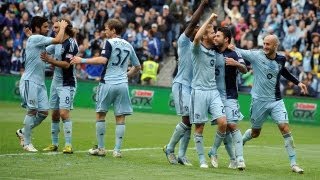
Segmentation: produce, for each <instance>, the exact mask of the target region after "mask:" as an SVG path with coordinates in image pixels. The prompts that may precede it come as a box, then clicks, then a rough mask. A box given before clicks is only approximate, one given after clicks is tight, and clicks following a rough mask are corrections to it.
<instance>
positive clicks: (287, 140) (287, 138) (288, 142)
mask: <svg viewBox="0 0 320 180" xmlns="http://www.w3.org/2000/svg"><path fill="white" fill-rule="evenodd" d="M283 138H284V146H285V148H286V150H287V153H288V156H289V160H290V166H293V165H296V164H297V162H296V151H295V150H294V143H293V138H292V136H291V133H287V134H284V135H283Z"/></svg>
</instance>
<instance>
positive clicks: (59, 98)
mask: <svg viewBox="0 0 320 180" xmlns="http://www.w3.org/2000/svg"><path fill="white" fill-rule="evenodd" d="M75 92H76V88H75V87H72V86H56V84H55V83H54V81H52V83H51V88H50V109H54V110H57V109H67V110H72V109H73V100H74V96H75Z"/></svg>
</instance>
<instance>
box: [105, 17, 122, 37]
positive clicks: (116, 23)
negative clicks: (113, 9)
mask: <svg viewBox="0 0 320 180" xmlns="http://www.w3.org/2000/svg"><path fill="white" fill-rule="evenodd" d="M107 26H108V27H109V29H110V30H111V29H114V30H115V31H116V34H117V35H120V34H121V33H122V31H123V28H124V26H123V23H122V22H121V21H120V20H118V19H109V20H108V21H107Z"/></svg>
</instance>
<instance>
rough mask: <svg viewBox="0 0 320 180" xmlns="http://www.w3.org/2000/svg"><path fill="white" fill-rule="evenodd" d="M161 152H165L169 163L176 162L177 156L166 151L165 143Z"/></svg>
mask: <svg viewBox="0 0 320 180" xmlns="http://www.w3.org/2000/svg"><path fill="white" fill-rule="evenodd" d="M163 152H164V153H165V154H166V157H167V159H168V161H169V163H170V164H178V161H177V158H176V155H174V153H173V152H168V151H167V145H165V146H164V147H163Z"/></svg>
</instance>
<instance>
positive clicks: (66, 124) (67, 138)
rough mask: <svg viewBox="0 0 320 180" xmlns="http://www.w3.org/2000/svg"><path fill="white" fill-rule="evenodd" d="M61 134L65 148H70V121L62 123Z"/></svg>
mask: <svg viewBox="0 0 320 180" xmlns="http://www.w3.org/2000/svg"><path fill="white" fill-rule="evenodd" d="M63 132H64V139H65V141H66V142H65V146H71V141H72V121H71V120H70V119H67V120H64V121H63Z"/></svg>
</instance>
